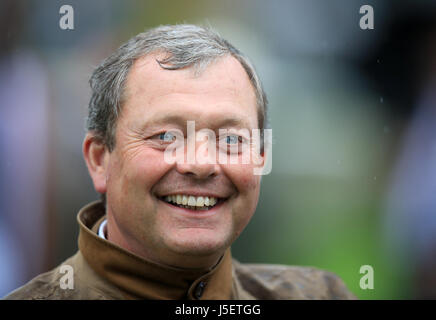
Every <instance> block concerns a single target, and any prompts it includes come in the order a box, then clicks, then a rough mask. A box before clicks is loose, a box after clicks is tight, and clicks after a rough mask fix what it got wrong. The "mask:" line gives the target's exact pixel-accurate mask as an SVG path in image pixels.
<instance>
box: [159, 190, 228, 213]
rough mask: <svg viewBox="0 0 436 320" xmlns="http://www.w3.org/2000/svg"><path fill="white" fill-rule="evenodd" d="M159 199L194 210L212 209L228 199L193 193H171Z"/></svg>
mask: <svg viewBox="0 0 436 320" xmlns="http://www.w3.org/2000/svg"><path fill="white" fill-rule="evenodd" d="M159 199H160V200H162V201H164V202H166V203H169V204H171V205H173V206H175V207H179V208H184V209H189V210H194V211H207V210H210V209H212V208H214V207H216V206H217V205H219V204H220V203H222V202H224V201H225V200H226V199H225V198H215V197H206V196H199V197H195V196H192V195H185V194H176V195H169V196H164V197H160V198H159Z"/></svg>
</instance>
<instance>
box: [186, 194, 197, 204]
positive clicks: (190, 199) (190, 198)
mask: <svg viewBox="0 0 436 320" xmlns="http://www.w3.org/2000/svg"><path fill="white" fill-rule="evenodd" d="M196 203H197V201H195V197H193V196H189V199H188V206H195V205H196Z"/></svg>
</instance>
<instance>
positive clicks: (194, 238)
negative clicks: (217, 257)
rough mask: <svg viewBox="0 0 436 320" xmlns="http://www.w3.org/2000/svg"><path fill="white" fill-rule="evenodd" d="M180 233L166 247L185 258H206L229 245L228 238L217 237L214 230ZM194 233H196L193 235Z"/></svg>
mask: <svg viewBox="0 0 436 320" xmlns="http://www.w3.org/2000/svg"><path fill="white" fill-rule="evenodd" d="M184 231H185V232H180V233H179V234H178V235H177V237H173V238H172V239H170V240H169V241H168V243H167V245H168V246H169V247H170V248H171V249H172V250H173V251H174V252H177V253H178V254H183V255H187V256H208V255H214V254H216V253H217V252H221V251H225V249H226V248H227V247H228V246H229V245H230V243H231V241H229V237H219V236H217V234H216V231H215V232H214V230H207V231H208V232H198V231H195V230H194V231H190V232H186V230H184ZM195 232H197V233H196V234H195Z"/></svg>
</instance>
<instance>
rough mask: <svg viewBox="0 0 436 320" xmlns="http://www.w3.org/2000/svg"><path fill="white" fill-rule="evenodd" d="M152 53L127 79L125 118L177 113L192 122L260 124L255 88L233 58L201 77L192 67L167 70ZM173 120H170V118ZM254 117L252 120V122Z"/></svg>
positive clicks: (216, 63) (211, 67)
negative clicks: (225, 120) (207, 119)
mask: <svg viewBox="0 0 436 320" xmlns="http://www.w3.org/2000/svg"><path fill="white" fill-rule="evenodd" d="M163 57H164V55H162V54H149V55H147V56H145V57H142V58H140V59H138V60H137V61H135V63H134V64H133V66H132V68H131V70H130V73H129V75H128V77H127V85H126V90H125V99H124V101H125V102H124V106H123V112H122V113H124V114H125V116H134V117H135V118H141V117H142V116H143V115H145V114H146V115H147V118H148V119H149V120H150V118H153V117H154V116H158V115H159V118H162V115H164V114H166V113H168V115H169V116H171V115H172V113H174V112H177V113H179V114H181V115H186V116H187V117H191V118H192V117H193V116H194V117H195V118H194V119H191V120H199V119H201V118H205V116H206V115H214V116H221V117H223V116H228V117H229V118H233V119H237V118H241V119H244V120H245V121H246V122H249V124H247V125H248V126H253V127H255V126H256V125H257V107H256V95H255V91H254V88H253V86H252V84H251V82H250V80H249V79H248V76H247V74H246V72H245V70H244V69H243V67H242V65H241V64H240V63H239V61H237V60H236V59H235V58H234V57H232V56H226V57H222V58H220V59H218V60H216V61H214V62H212V63H211V64H210V65H209V66H207V67H206V68H205V69H204V70H203V71H202V72H201V73H200V74H199V75H195V73H194V69H193V68H184V69H179V70H165V69H163V68H162V67H160V66H159V64H158V63H157V62H156V59H158V60H160V59H162V58H163ZM169 118H171V117H169ZM251 118H252V119H251Z"/></svg>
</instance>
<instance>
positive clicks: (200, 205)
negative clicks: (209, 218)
mask: <svg viewBox="0 0 436 320" xmlns="http://www.w3.org/2000/svg"><path fill="white" fill-rule="evenodd" d="M196 206H197V207H202V206H204V198H203V197H198V198H197V203H196Z"/></svg>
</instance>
